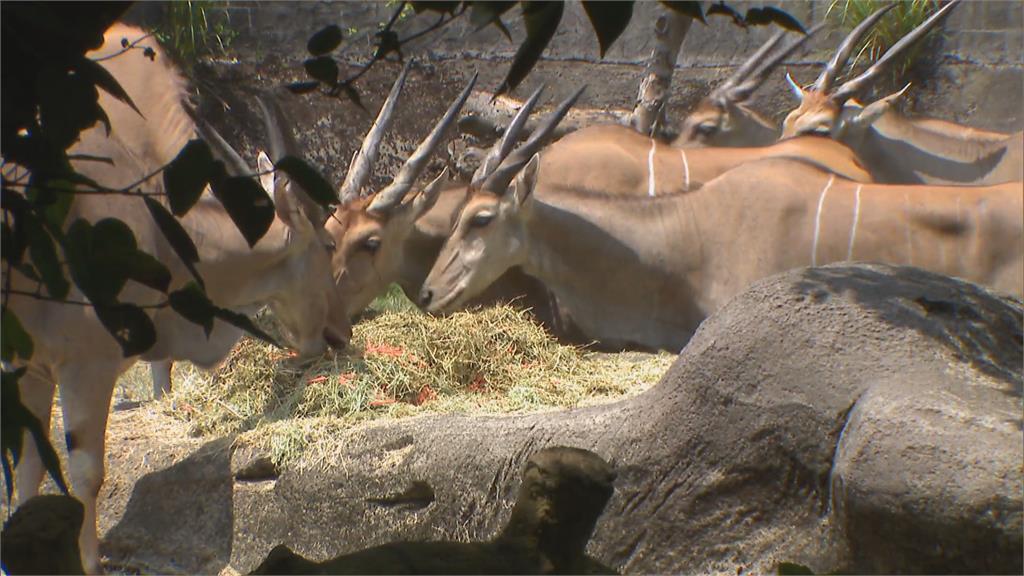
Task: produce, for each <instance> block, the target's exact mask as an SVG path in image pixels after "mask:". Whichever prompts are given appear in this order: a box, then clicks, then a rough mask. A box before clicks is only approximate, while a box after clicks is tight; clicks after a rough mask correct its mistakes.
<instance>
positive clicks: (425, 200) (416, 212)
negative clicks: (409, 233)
mask: <svg viewBox="0 0 1024 576" xmlns="http://www.w3.org/2000/svg"><path fill="white" fill-rule="evenodd" d="M447 183H448V168H447V167H445V169H444V170H442V171H441V173H440V174H438V176H437V178H434V179H433V180H432V181H431V182H430V184H427V186H426V187H425V188H423V190H422V191H420V193H419V194H417V195H416V197H415V198H413V199H412V201H411V202H409V204H411V206H410V208H411V213H412V219H413V220H414V221H415V220H417V219H419V217H420V216H423V215H424V214H426V213H427V211H428V210H430V209H431V208H433V207H434V204H435V203H437V197H438V196H440V195H441V189H442V188H444V186H445V184H447Z"/></svg>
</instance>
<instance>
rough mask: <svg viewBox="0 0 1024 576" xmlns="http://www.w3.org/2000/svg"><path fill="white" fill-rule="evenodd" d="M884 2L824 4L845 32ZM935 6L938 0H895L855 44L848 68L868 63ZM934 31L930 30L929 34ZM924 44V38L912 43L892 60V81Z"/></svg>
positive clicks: (842, 0)
mask: <svg viewBox="0 0 1024 576" xmlns="http://www.w3.org/2000/svg"><path fill="white" fill-rule="evenodd" d="M884 4H885V2H881V1H879V0H834V1H833V2H832V4H831V5H830V6H829V8H828V14H827V17H830V18H833V19H834V20H836V21H837V23H838V26H839V28H840V29H842V30H843V31H846V32H849V31H850V30H853V29H854V28H855V27H856V26H857V25H858V24H860V23H861V21H863V20H864V19H865V18H867V17H868V16H870V15H871V14H872V13H874V12H875V11H876V10H878V9H879V8H881V7H882V6H883V5H884ZM939 8H940V4H939V2H938V0H904V1H902V2H897V3H896V6H895V7H894V8H893V9H892V10H890V11H889V13H888V14H887V15H886V17H885V18H882V19H881V20H880V21H879V22H878V23H877V24H875V25H874V26H873V27H872V28H871V30H869V31H868V33H867V34H866V35H865V36H864V38H863V39H862V40H861V41H860V43H859V44H858V45H857V48H856V54H857V55H856V56H855V57H854V60H853V64H852V65H851V68H854V67H857V66H858V65H861V64H864V65H870V64H872V63H873V62H875V61H876V60H878V59H879V58H881V57H882V55H883V54H885V52H886V51H887V50H888V49H889V48H890V47H891V46H892V45H893V44H895V43H896V42H898V41H899V40H900V39H901V38H903V37H904V36H906V35H907V34H908V33H909V32H910V31H911V30H913V29H914V28H917V27H918V26H919V25H920V24H921V23H922V22H924V21H925V20H927V19H928V17H929V16H931V15H932V14H933V13H934V12H935V11H936V10H938V9H939ZM934 33H935V32H934V31H932V32H930V33H929V34H934ZM926 37H927V36H926ZM924 46H925V43H924V42H917V43H915V44H914V45H913V46H910V47H908V48H907V50H906V52H905V53H904V54H903V55H902V56H901V57H900V58H899V59H898V60H897V61H894V62H893V63H892V68H891V70H892V79H893V82H894V83H899V82H900V79H901V78H903V75H904V74H906V72H907V70H908V69H910V68H911V67H912V66H913V65H914V63H915V62H916V61H917V59H918V57H919V56H920V55H921V50H922V49H923V47H924Z"/></svg>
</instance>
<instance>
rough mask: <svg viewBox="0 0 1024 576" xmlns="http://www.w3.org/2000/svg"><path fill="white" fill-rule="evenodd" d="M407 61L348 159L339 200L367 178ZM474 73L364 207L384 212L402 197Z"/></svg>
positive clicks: (461, 102) (451, 120)
mask: <svg viewBox="0 0 1024 576" xmlns="http://www.w3.org/2000/svg"><path fill="white" fill-rule="evenodd" d="M411 64H412V60H411V59H410V60H409V61H407V62H406V64H405V67H403V68H402V73H401V74H399V76H398V79H397V80H395V83H394V85H393V86H392V87H391V92H390V93H388V97H387V99H386V100H385V101H384V105H383V106H381V109H380V112H378V114H377V118H376V120H374V122H373V125H372V126H371V127H370V130H369V131H368V132H367V133H366V136H365V137H364V138H363V143H362V146H360V148H359V150H358V151H356V153H355V155H354V156H353V157H352V161H351V162H350V163H349V167H348V172H347V173H346V175H345V181H344V182H343V183H342V185H341V190H340V191H339V197H340V200H341V201H342V202H343V203H346V202H351V201H352V200H354V199H356V198H358V197H359V196H360V193H361V192H362V189H363V188H364V187H365V186H366V184H367V183H368V182H369V180H370V173H371V172H372V170H373V164H374V163H375V162H376V161H377V156H378V154H379V151H380V142H381V139H382V138H383V137H384V133H385V132H387V130H388V128H389V127H390V126H391V122H392V120H393V118H394V111H395V105H396V103H397V102H398V97H399V95H400V94H401V92H402V88H403V87H404V86H405V78H406V76H407V75H408V73H409V68H410V66H411ZM477 76H478V74H473V78H472V79H471V80H470V81H469V84H468V85H467V86H466V87H465V88H464V89H463V90H462V92H461V93H460V94H459V97H458V98H456V99H455V101H454V102H453V103H452V104H451V106H449V107H448V110H447V112H445V114H444V116H442V117H441V119H440V120H439V121H438V123H437V124H436V125H435V126H434V129H433V130H431V132H430V134H428V135H427V137H426V138H425V139H424V140H423V142H421V143H420V145H419V146H418V147H417V148H416V150H415V151H413V153H412V155H411V156H409V159H408V160H406V161H405V164H403V165H402V167H401V169H399V171H398V174H397V175H396V176H395V178H394V179H393V180H392V181H391V184H389V185H388V186H387V187H386V188H384V189H383V190H381V191H380V192H378V193H377V194H375V195H374V197H373V200H372V201H371V202H370V205H369V207H368V208H367V210H369V211H370V212H377V213H383V212H387V211H388V210H390V209H391V208H393V207H394V206H396V205H397V204H399V203H400V202H401V201H402V199H403V198H405V196H406V194H408V193H409V190H411V189H412V186H413V184H414V183H415V182H416V179H417V178H418V177H419V176H420V173H421V172H423V169H424V168H425V167H426V165H427V161H428V160H429V159H430V155H431V154H432V153H433V152H434V150H435V149H436V148H437V146H438V144H440V143H441V140H442V139H443V138H444V135H445V133H446V132H447V130H448V128H449V127H451V125H452V124H453V123H454V122H455V118H456V116H458V114H459V112H460V111H461V110H462V106H463V105H464V104H465V103H466V99H467V98H469V93H470V92H471V91H472V90H473V86H475V85H476V80H477Z"/></svg>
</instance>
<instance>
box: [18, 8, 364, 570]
mask: <svg viewBox="0 0 1024 576" xmlns="http://www.w3.org/2000/svg"><path fill="white" fill-rule="evenodd" d="M143 34H144V33H143V32H142V31H141V30H138V29H135V28H129V27H125V26H121V25H116V26H114V27H112V28H111V29H110V30H108V31H107V33H106V35H105V38H104V45H103V47H102V48H100V49H99V50H98V51H96V52H94V53H91V54H90V56H91V57H97V56H102V55H109V54H113V53H114V52H117V51H120V50H121V44H120V41H121V38H122V37H126V38H128V39H129V40H134V39H137V38H140V37H142V36H143ZM142 45H145V46H148V47H150V48H152V49H153V50H155V51H156V52H157V58H156V62H155V63H154V62H150V61H149V60H148V59H146V58H145V57H144V56H143V54H142V51H141V50H132V51H128V52H126V53H125V54H123V55H121V56H118V57H116V58H112V59H109V60H105V61H103V62H102V65H103V66H104V67H105V68H107V69H108V70H109V71H110V73H111V74H112V75H113V76H114V77H115V78H116V79H117V81H118V82H119V83H120V84H121V86H123V87H124V89H125V91H126V92H127V93H128V94H129V95H130V96H131V97H132V99H133V100H134V101H135V102H136V103H137V104H138V105H139V107H140V109H141V112H142V115H141V116H140V115H138V114H136V113H135V112H134V111H132V110H131V109H129V108H128V107H127V106H126V105H124V104H122V103H121V102H119V101H116V100H115V99H114V98H111V97H109V96H107V95H106V93H104V92H100V105H101V106H102V107H103V109H104V110H105V111H106V112H107V114H108V116H109V118H110V123H111V127H112V132H111V134H110V136H109V137H108V136H107V135H106V134H105V132H104V130H103V128H101V127H96V128H93V129H90V130H88V131H86V132H83V133H82V135H81V141H80V143H79V144H77V145H76V146H75V148H74V149H73V150H72V152H74V153H78V154H88V155H92V156H99V157H108V158H111V159H112V160H113V162H114V165H113V167H111V166H108V165H106V164H104V163H102V162H84V161H83V162H79V163H78V164H77V165H76V168H77V169H78V170H79V171H80V172H81V173H83V174H85V175H86V176H89V177H91V178H93V179H94V180H96V181H98V182H101V183H103V184H104V185H107V186H111V187H115V188H117V187H122V186H127V185H128V184H130V183H132V182H135V181H138V180H139V179H140V178H141V177H142V176H143V175H146V174H149V173H152V172H153V171H154V170H155V169H156V168H159V167H160V166H163V165H164V164H166V163H167V162H169V161H170V160H171V159H173V158H174V156H175V155H176V154H177V152H178V151H179V150H180V149H181V148H182V147H183V146H184V145H185V143H186V142H188V140H189V139H190V138H193V137H195V135H196V132H197V131H199V130H202V131H203V133H204V136H205V137H206V138H207V139H208V140H209V141H210V144H211V147H213V148H214V149H215V151H216V152H217V153H218V155H220V156H221V157H222V158H224V159H225V160H226V165H227V167H228V168H227V169H228V171H229V173H232V174H238V173H242V172H244V173H252V172H253V171H252V170H250V169H248V168H247V167H246V166H244V164H245V163H244V162H242V161H241V159H240V158H239V157H238V155H237V154H236V153H234V151H232V150H230V148H229V147H226V144H225V143H224V142H223V140H221V139H220V138H219V136H217V135H216V133H215V132H213V131H212V128H208V127H202V126H197V125H196V124H195V123H194V122H193V120H192V119H191V118H190V117H189V116H188V114H187V113H186V110H185V109H184V107H183V105H182V103H181V99H182V98H184V97H185V96H186V94H185V90H184V84H185V81H184V80H183V79H182V78H181V76H180V75H179V74H178V72H177V71H176V70H174V69H173V68H172V67H171V66H169V65H168V64H167V62H169V61H168V59H167V58H166V57H165V55H164V54H163V53H162V52H161V51H160V49H159V46H157V45H156V43H155V42H153V41H151V40H148V41H144V42H143V43H142ZM268 122H269V123H272V119H270V118H268ZM273 152H274V153H275V155H278V154H280V153H281V151H279V150H273ZM263 163H264V165H265V167H266V165H269V160H267V159H266V158H265V157H264V160H263ZM268 176H269V177H268V178H265V179H264V184H265V185H269V186H270V188H269V189H268V192H269V193H270V194H271V196H272V198H273V200H274V204H275V209H276V211H275V212H276V214H275V218H274V221H273V224H272V225H271V227H270V230H269V231H268V232H267V234H266V235H265V236H264V237H263V238H262V239H261V240H260V241H259V242H258V243H257V244H256V245H255V247H253V248H252V249H250V248H249V245H248V244H247V242H246V241H245V239H244V238H243V237H242V235H241V233H240V232H238V230H237V229H236V227H235V226H234V224H233V223H232V221H231V219H230V218H229V217H228V215H227V212H226V211H225V210H224V208H223V207H222V206H221V205H220V204H219V203H217V202H216V201H214V200H212V199H210V198H208V197H204V198H203V199H201V200H200V201H199V203H198V204H197V205H196V206H195V207H193V208H192V210H191V211H190V212H189V213H188V215H187V216H186V217H184V218H183V219H182V222H181V223H182V225H183V226H184V228H185V229H186V230H187V231H188V233H189V235H190V236H191V237H192V238H193V240H194V241H195V244H196V246H197V247H198V250H199V256H200V263H199V264H198V265H197V268H198V270H199V272H200V274H201V275H202V277H203V279H204V280H205V283H206V290H207V294H208V295H209V296H210V298H211V299H212V300H213V302H214V303H215V304H217V305H219V306H221V307H225V308H230V309H234V310H238V311H241V312H253V311H255V310H256V309H258V308H260V307H262V306H264V305H267V304H269V305H271V306H272V307H273V309H274V311H275V314H276V315H277V317H278V318H279V319H280V320H281V321H282V323H283V324H284V325H285V326H286V327H287V329H288V331H289V332H290V333H291V336H292V337H293V340H294V341H295V343H296V345H297V346H298V348H299V350H300V352H301V353H303V354H307V355H312V354H319V353H321V352H323V351H324V350H325V349H326V348H327V346H328V345H331V346H342V345H344V343H345V342H346V340H347V339H348V337H349V335H350V331H351V327H350V324H349V322H348V318H347V316H346V315H345V314H344V307H343V306H342V303H341V302H340V301H339V298H338V296H337V293H336V290H335V287H334V284H333V282H332V278H331V268H330V256H329V254H328V251H327V248H326V247H325V245H324V244H323V242H326V241H327V238H326V237H325V236H324V234H325V232H324V231H323V220H322V216H320V215H314V214H309V213H308V212H307V211H306V210H304V207H306V206H309V205H311V204H312V203H311V202H309V201H308V199H307V198H306V197H305V194H304V193H303V192H302V191H300V190H298V189H297V187H294V186H293V185H292V184H290V183H289V182H288V181H287V180H285V179H277V180H276V181H275V180H274V176H273V175H272V174H271V175H268ZM149 185H150V186H154V187H157V186H161V183H160V181H159V179H156V180H151V181H150V183H149ZM109 217H116V218H120V219H121V220H123V221H124V222H125V223H127V224H128V226H129V227H130V228H131V230H132V232H133V233H134V235H135V238H136V239H137V241H138V246H139V248H140V249H142V250H144V251H146V252H149V253H150V254H152V255H154V256H156V257H157V258H158V259H159V260H160V261H161V262H163V263H164V265H166V266H167V268H168V269H169V270H170V271H171V274H172V283H171V286H172V288H179V287H181V286H182V285H184V284H185V283H186V282H188V281H190V280H191V275H190V273H189V272H188V271H187V270H186V269H185V267H184V265H183V263H182V262H181V261H180V260H179V259H178V257H177V256H176V255H175V254H174V252H173V251H172V250H171V248H170V246H169V245H168V244H167V242H166V240H165V239H164V238H163V236H162V234H161V233H160V232H159V231H158V229H157V228H156V226H155V225H154V223H153V220H152V217H151V216H150V214H149V212H148V210H147V209H146V208H145V206H144V205H143V202H142V199H141V198H140V197H126V196H110V195H80V196H77V197H76V198H75V199H74V202H73V204H72V207H71V211H70V214H69V216H68V219H67V221H68V222H69V223H70V222H74V221H75V220H76V219H78V218H83V219H85V220H87V221H90V222H98V221H100V220H102V219H104V218H109ZM12 280H13V282H14V287H15V288H16V289H17V288H19V287H20V288H21V289H22V290H26V291H32V290H34V288H35V285H34V282H31V281H29V280H27V279H26V278H24V277H22V276H20V275H18V274H14V275H13V278H12ZM69 298H71V299H73V300H78V301H82V300H84V296H83V295H82V294H81V293H80V292H79V291H78V290H77V289H72V291H71V294H70V296H69ZM119 299H120V300H121V301H122V302H129V303H134V304H139V305H152V304H156V303H157V302H160V301H161V300H162V299H163V296H162V295H161V294H160V293H158V292H156V291H155V290H151V289H149V288H146V287H144V286H142V285H141V284H137V283H134V282H128V283H127V284H126V285H125V287H124V289H123V290H122V292H121V295H120V297H119ZM10 305H11V307H12V309H13V310H14V312H15V314H17V316H18V317H19V318H20V319H21V321H22V323H23V324H24V325H25V328H26V329H27V330H28V332H29V333H30V334H31V336H32V338H33V341H34V343H35V353H34V354H33V356H32V359H31V361H30V364H29V366H28V373H27V374H26V376H25V377H23V378H22V380H21V382H20V385H21V397H22V400H23V402H24V403H25V404H26V406H27V407H28V408H29V409H30V410H31V411H32V412H33V413H34V414H35V415H36V416H37V417H39V419H40V420H41V422H42V423H43V427H44V429H46V430H49V428H50V427H49V424H50V413H51V407H52V401H53V394H54V391H55V386H57V385H59V386H60V391H61V401H62V405H63V411H64V429H65V431H66V440H67V448H68V452H69V458H68V467H69V473H70V477H71V486H72V490H73V492H74V494H75V496H76V497H77V498H78V499H80V500H81V501H82V503H83V505H84V507H85V517H84V523H83V525H82V530H81V536H80V540H79V543H80V548H81V553H82V560H83V563H84V566H85V568H86V569H87V570H88V571H90V572H93V573H95V572H99V571H100V570H101V567H100V561H99V553H98V542H97V535H96V499H97V495H98V494H99V490H100V486H101V485H102V483H103V476H104V435H105V430H106V422H107V414H108V410H109V407H110V398H111V393H112V391H113V389H114V383H115V380H116V379H117V376H118V375H119V374H121V373H122V372H123V371H124V370H126V369H127V368H128V367H129V366H130V365H131V364H133V363H134V362H135V360H136V359H137V357H132V358H124V357H123V356H122V351H121V348H120V346H119V345H118V344H117V342H116V341H115V340H114V338H113V337H112V336H111V335H110V334H109V333H108V332H107V331H106V329H105V328H104V327H103V325H102V324H101V323H100V321H99V320H98V319H97V317H96V315H95V313H94V312H93V310H92V308H90V307H87V306H74V305H64V304H59V303H53V302H48V301H40V300H35V299H31V298H27V297H24V296H11V299H10ZM151 317H152V320H153V323H154V326H155V328H156V332H157V342H156V345H155V346H154V347H153V348H152V349H151V350H150V351H148V352H147V353H146V355H145V357H146V358H147V359H182V360H189V361H192V362H195V363H196V364H199V365H202V366H211V365H214V364H216V363H218V362H219V361H220V360H221V359H223V358H224V357H225V356H226V355H227V353H228V352H229V350H230V349H231V347H232V346H233V345H234V344H235V342H236V341H237V340H238V338H239V337H240V334H241V333H240V331H239V330H238V329H237V328H234V327H232V326H229V325H227V324H224V323H221V322H220V321H217V322H215V325H214V329H213V332H212V334H211V335H210V337H209V338H207V337H206V336H205V335H204V334H203V330H202V328H200V327H199V326H197V325H195V324H192V323H190V322H188V321H186V320H184V319H182V318H181V317H180V316H178V315H177V314H175V313H174V312H171V311H170V310H168V309H159V310H156V311H152V316H151ZM26 438H28V437H27V436H26ZM22 454H23V456H22V459H21V462H20V463H19V465H18V468H17V482H16V485H17V489H18V498H19V500H20V501H24V500H25V499H27V498H30V497H32V496H33V495H35V494H36V493H37V491H38V487H39V482H40V480H41V479H42V475H43V467H42V464H41V463H40V459H39V456H38V453H37V451H36V450H34V449H27V450H25V451H23V452H22Z"/></svg>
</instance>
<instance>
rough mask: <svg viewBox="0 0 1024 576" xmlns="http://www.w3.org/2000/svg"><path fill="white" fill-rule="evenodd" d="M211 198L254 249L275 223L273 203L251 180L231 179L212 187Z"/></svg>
mask: <svg viewBox="0 0 1024 576" xmlns="http://www.w3.org/2000/svg"><path fill="white" fill-rule="evenodd" d="M213 195H214V196H216V197H217V199H218V200H220V203H221V204H223V205H224V209H225V210H227V213H228V216H230V217H231V221H232V222H234V223H235V226H236V227H237V228H238V231H239V232H241V233H242V236H244V237H245V241H246V242H248V243H249V247H250V248H251V247H253V246H255V245H256V243H257V242H259V240H260V238H262V237H263V235H264V234H266V233H267V230H269V229H270V225H271V224H273V222H274V203H273V202H272V201H271V200H270V196H268V195H267V192H266V191H265V190H264V189H263V187H262V186H260V185H259V184H258V183H257V182H256V180H254V179H253V178H248V177H245V176H234V177H231V178H224V179H221V180H218V181H215V182H214V183H213Z"/></svg>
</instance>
